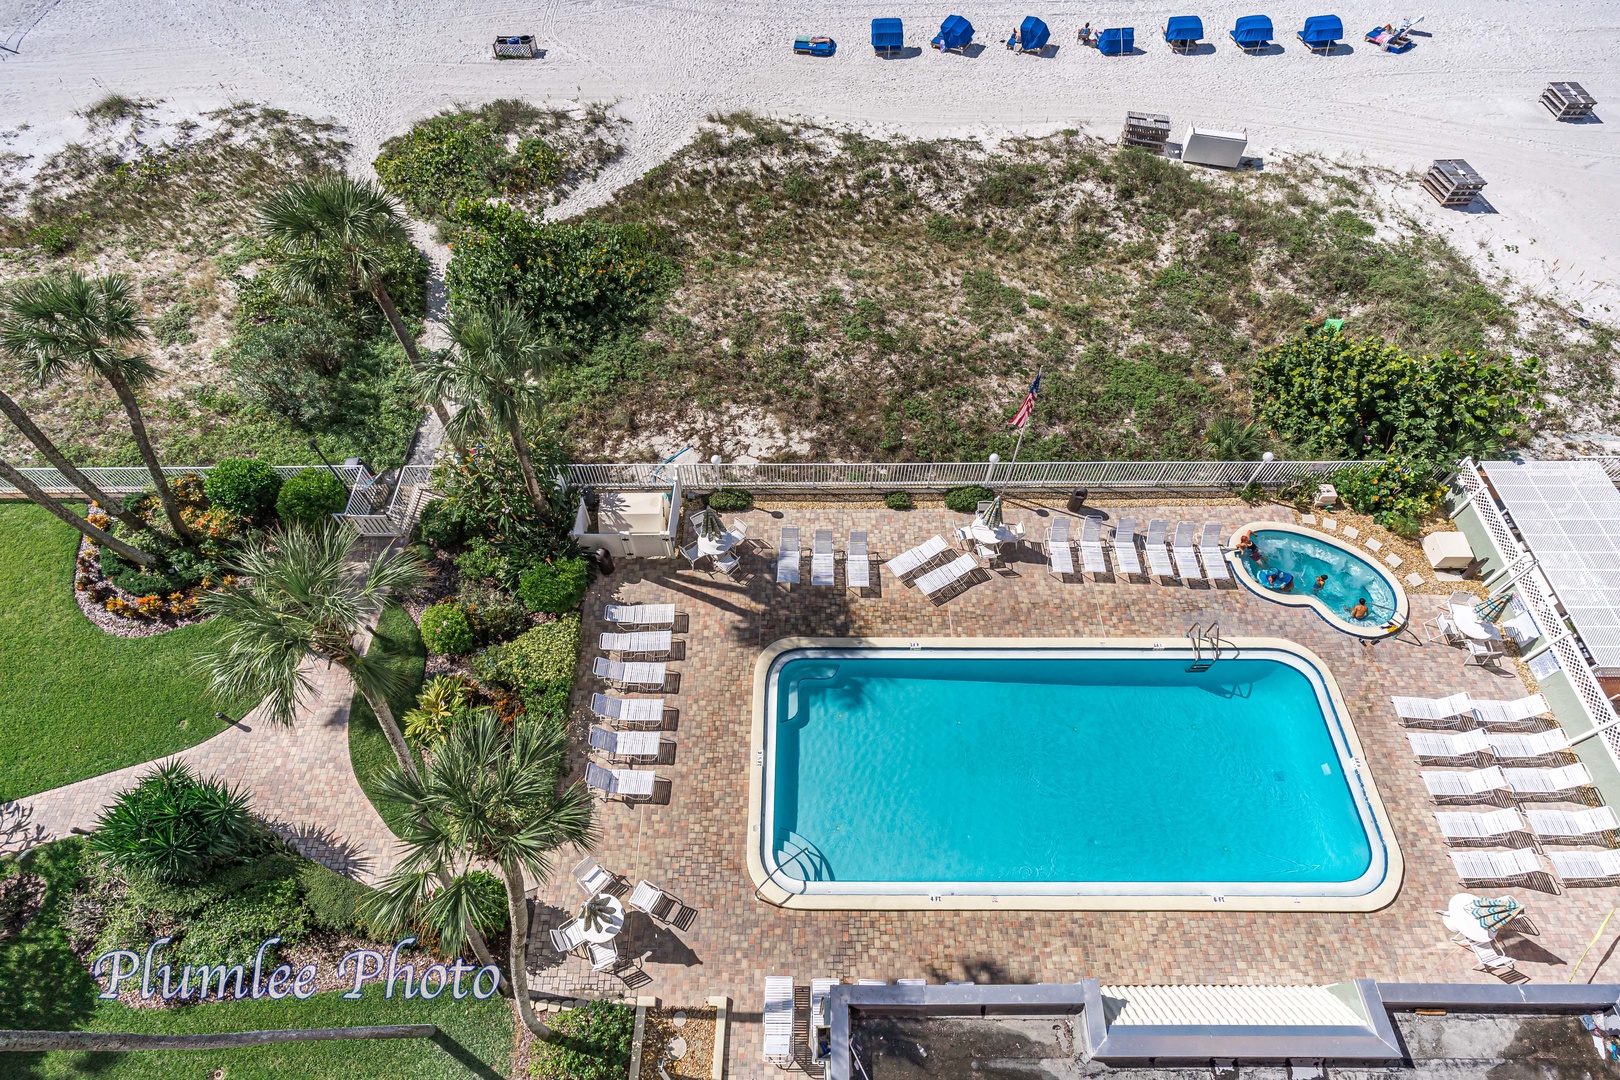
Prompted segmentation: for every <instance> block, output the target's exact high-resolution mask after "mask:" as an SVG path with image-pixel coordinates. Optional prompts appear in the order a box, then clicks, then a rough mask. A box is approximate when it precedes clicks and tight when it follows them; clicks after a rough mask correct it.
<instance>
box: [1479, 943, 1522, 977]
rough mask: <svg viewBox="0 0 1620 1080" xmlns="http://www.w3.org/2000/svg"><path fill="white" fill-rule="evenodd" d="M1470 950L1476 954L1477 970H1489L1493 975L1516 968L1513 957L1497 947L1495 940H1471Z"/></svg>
mask: <svg viewBox="0 0 1620 1080" xmlns="http://www.w3.org/2000/svg"><path fill="white" fill-rule="evenodd" d="M1468 951H1469V952H1471V953H1473V954H1474V960H1475V961H1476V963H1475V964H1474V970H1475V971H1488V972H1490V973H1491V974H1492V975H1502V974H1503V973H1504V972H1510V971H1514V970H1516V968H1515V966H1514V963H1515V962H1514V959H1513V957H1511V956H1509V955H1507V954H1506V953H1504V952H1502V951H1501V950H1500V949H1498V948H1497V947H1496V942H1494V941H1470V942H1469V943H1468Z"/></svg>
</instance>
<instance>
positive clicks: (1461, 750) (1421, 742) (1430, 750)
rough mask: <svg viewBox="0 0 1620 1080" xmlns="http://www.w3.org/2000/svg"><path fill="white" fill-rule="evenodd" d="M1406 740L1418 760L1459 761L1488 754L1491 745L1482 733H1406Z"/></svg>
mask: <svg viewBox="0 0 1620 1080" xmlns="http://www.w3.org/2000/svg"><path fill="white" fill-rule="evenodd" d="M1406 740H1407V741H1408V742H1410V743H1411V744H1412V755H1413V756H1414V757H1416V758H1418V759H1419V760H1441V761H1460V760H1462V759H1464V758H1472V757H1478V756H1480V755H1481V754H1488V753H1490V750H1491V744H1490V743H1489V742H1487V741H1486V739H1485V733H1484V732H1483V731H1477V730H1476V731H1459V732H1456V733H1455V734H1452V733H1448V732H1444V731H1408V732H1407V733H1406Z"/></svg>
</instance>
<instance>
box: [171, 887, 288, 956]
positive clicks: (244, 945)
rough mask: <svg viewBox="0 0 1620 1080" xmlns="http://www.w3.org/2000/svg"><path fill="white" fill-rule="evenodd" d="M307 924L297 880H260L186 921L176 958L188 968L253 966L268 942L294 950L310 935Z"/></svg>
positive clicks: (267, 954)
mask: <svg viewBox="0 0 1620 1080" xmlns="http://www.w3.org/2000/svg"><path fill="white" fill-rule="evenodd" d="M309 923H310V912H309V909H308V908H306V907H305V906H304V902H303V897H302V896H301V895H300V894H299V890H298V880H297V879H296V878H291V877H286V878H280V879H278V880H273V881H261V882H259V883H258V884H257V885H252V886H249V887H248V888H246V889H243V890H242V891H241V892H239V893H236V894H235V895H233V896H228V897H226V898H225V899H223V900H220V901H219V902H217V903H213V904H209V905H208V906H207V907H205V908H203V909H202V910H201V911H199V912H197V913H196V914H195V915H193V916H192V917H191V918H190V919H188V920H187V921H186V928H185V933H184V935H183V936H182V937H181V938H180V943H179V947H178V949H177V950H176V955H177V958H178V959H179V960H181V961H183V962H185V963H188V964H225V963H231V964H241V963H246V964H249V965H251V964H252V963H253V957H254V954H255V952H256V951H257V950H258V948H259V944H260V943H261V942H263V941H264V940H265V939H266V938H270V937H279V938H280V939H281V945H280V948H281V949H290V948H293V947H294V946H295V945H297V944H298V943H299V942H300V941H302V940H303V938H304V935H305V934H307V933H308V932H309ZM268 957H269V953H268V952H267V953H266V958H267V960H268Z"/></svg>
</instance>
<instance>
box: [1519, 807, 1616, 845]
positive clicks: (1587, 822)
mask: <svg viewBox="0 0 1620 1080" xmlns="http://www.w3.org/2000/svg"><path fill="white" fill-rule="evenodd" d="M1524 816H1525V817H1527V818H1529V819H1530V830H1531V831H1532V832H1534V833H1535V834H1536V839H1537V840H1540V841H1541V842H1542V843H1547V842H1548V841H1551V842H1553V843H1563V844H1579V843H1583V842H1584V841H1585V840H1586V839H1587V838H1589V837H1601V838H1608V837H1610V836H1612V835H1613V834H1614V833H1615V832H1617V831H1620V817H1616V816H1615V813H1614V807H1612V806H1594V807H1593V808H1592V809H1590V810H1526V811H1525V812H1524Z"/></svg>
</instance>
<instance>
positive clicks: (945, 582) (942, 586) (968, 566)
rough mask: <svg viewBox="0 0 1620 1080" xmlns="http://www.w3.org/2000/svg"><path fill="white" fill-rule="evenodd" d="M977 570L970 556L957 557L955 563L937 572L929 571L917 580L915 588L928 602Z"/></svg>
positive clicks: (946, 565)
mask: <svg viewBox="0 0 1620 1080" xmlns="http://www.w3.org/2000/svg"><path fill="white" fill-rule="evenodd" d="M978 568H979V564H978V563H977V562H975V561H974V559H973V556H972V555H962V556H958V557H957V558H956V560H955V561H953V562H949V563H946V564H945V565H944V566H942V567H940V568H939V569H938V570H930V571H929V572H928V573H926V574H924V575H923V576H922V577H920V578H918V579H917V588H918V590H919V591H921V592H922V594H923V595H924V596H926V597H928V598H929V599H930V600H932V599H934V597H935V596H936V595H937V594H940V593H943V592H944V591H945V590H947V589H949V588H950V587H951V586H953V585H956V584H957V583H958V582H960V581H961V580H962V579H963V578H964V577H966V576H967V575H969V574H971V573H973V571H975V570H977V569H978Z"/></svg>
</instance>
